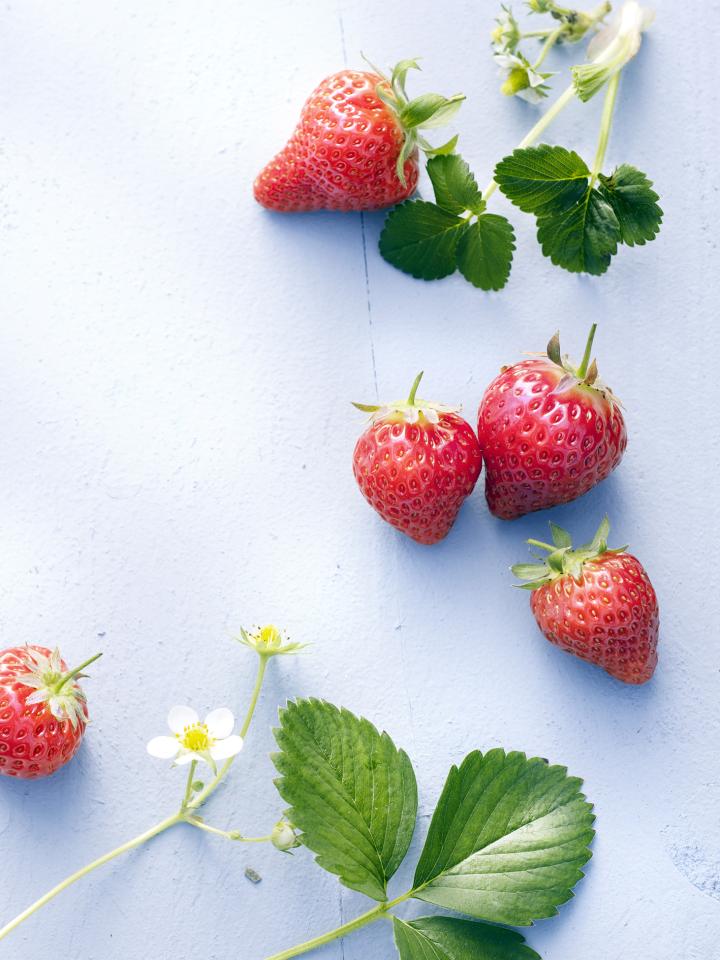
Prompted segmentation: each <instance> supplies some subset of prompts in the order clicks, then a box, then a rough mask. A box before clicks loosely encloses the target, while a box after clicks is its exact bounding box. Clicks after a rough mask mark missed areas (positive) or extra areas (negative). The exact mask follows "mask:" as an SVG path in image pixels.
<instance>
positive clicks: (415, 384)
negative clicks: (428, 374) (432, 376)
mask: <svg viewBox="0 0 720 960" xmlns="http://www.w3.org/2000/svg"><path fill="white" fill-rule="evenodd" d="M424 372H425V371H424V370H421V371H420V373H419V374H418V375H417V376H416V377H415V379H414V380H413V385H412V387H411V388H410V396H409V397H408V401H407V402H408V406H410V407H414V406H415V394H416V393H417V392H418V387H419V386H420V381H421V380H422V378H423V373H424Z"/></svg>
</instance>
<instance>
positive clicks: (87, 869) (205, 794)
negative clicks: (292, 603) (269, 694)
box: [0, 653, 268, 940]
mask: <svg viewBox="0 0 720 960" xmlns="http://www.w3.org/2000/svg"><path fill="white" fill-rule="evenodd" d="M258 656H259V658H260V663H259V665H258V672H257V679H256V680H255V687H254V689H253V692H252V696H251V698H250V706H249V707H248V710H247V714H246V715H245V720H244V722H243V725H242V728H241V731H240V735H241V736H242V737H243V738H244V737H245V736H246V735H247V732H248V729H249V727H250V723H251V722H252V718H253V714H254V713H255V707H256V706H257V702H258V697H259V696H260V690H261V687H262V683H263V679H264V677H265V669H266V667H267V661H268V656H267V655H266V654H262V653H261V654H258ZM93 659H96V658H93ZM78 669H82V668H78ZM234 760H235V757H230V758H229V759H228V760H226V761H225V763H224V764H223V765H222V768H221V769H220V772H219V773H218V774H217V775H216V776H215V777H214V779H213V780H212V781H211V782H210V783H209V784H208V785H207V786H206V787H205V789H204V790H202V791H201V792H200V793H199V794H198V795H197V796H196V797H195V798H194V799H193V800H190V799H189V795H190V793H191V792H192V782H193V780H192V777H193V774H194V769H193V768H194V764H195V761H193V764H192V765H191V769H190V775H189V776H188V781H187V785H186V788H185V796H184V800H183V802H182V804H181V806H180V809H179V810H178V812H177V813H174V814H173V815H172V816H171V817H167V818H166V819H165V820H161V821H160V822H159V823H156V824H155V826H154V827H150V829H149V830H146V831H145V832H144V833H141V834H140V835H139V836H137V837H134V838H133V839H132V840H128V841H127V843H123V844H121V845H120V846H119V847H115V849H114V850H111V851H110V852H109V853H105V854H103V856H102V857H99V858H98V859H97V860H93V861H92V863H88V864H87V865H86V866H84V867H82V868H81V869H80V870H76V871H75V872H74V873H71V874H70V876H69V877H66V878H65V879H64V880H62V881H61V882H60V883H58V884H57V885H56V886H54V887H53V888H52V889H51V890H48V892H47V893H46V894H44V895H43V896H42V897H40V899H39V900H36V901H35V903H33V904H31V905H30V906H29V907H28V908H27V909H26V910H23V912H22V913H19V914H18V915H17V916H16V917H15V918H14V919H13V920H11V921H10V922H9V923H6V924H5V926H4V927H2V928H0V940H3V939H4V938H5V937H6V936H7V935H8V934H9V933H12V931H13V930H15V928H16V927H19V926H20V924H21V923H23V922H24V921H25V920H27V919H28V917H31V916H32V915H33V914H34V913H36V912H37V911H38V910H40V908H41V907H44V906H45V904H47V903H49V902H50V901H51V900H53V899H54V898H55V897H56V896H57V895H58V894H59V893H62V892H63V890H66V889H67V888H68V887H69V886H71V885H72V884H73V883H75V882H76V881H77V880H81V879H82V878H83V877H85V876H87V874H89V873H92V871H93V870H97V868H98V867H102V866H104V865H105V864H106V863H109V862H110V861H111V860H114V859H115V857H119V856H120V855H121V854H123V853H126V852H127V851H128V850H133V849H134V848H135V847H139V846H141V845H142V844H143V843H147V841H148V840H152V839H153V837H156V836H158V834H160V833H164V832H165V830H169V829H170V827H174V826H176V824H178V823H183V822H186V821H187V820H188V819H189V818H188V816H187V811H189V810H197V808H198V807H199V806H201V805H202V804H203V803H205V801H206V800H207V799H208V798H209V797H210V796H211V794H213V793H214V792H215V790H217V788H218V787H219V786H220V783H221V782H222V780H223V777H224V776H225V774H226V773H227V771H228V770H229V769H230V767H231V766H232V764H233V761H234ZM194 826H198V824H197V823H195V824H194ZM255 839H257V841H259V840H260V839H265V838H253V841H252V842H255Z"/></svg>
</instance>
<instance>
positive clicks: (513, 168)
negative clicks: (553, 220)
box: [495, 143, 590, 216]
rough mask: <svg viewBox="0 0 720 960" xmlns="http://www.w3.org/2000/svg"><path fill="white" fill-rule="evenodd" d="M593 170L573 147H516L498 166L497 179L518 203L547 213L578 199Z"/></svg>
mask: <svg viewBox="0 0 720 960" xmlns="http://www.w3.org/2000/svg"><path fill="white" fill-rule="evenodd" d="M589 176H590V170H589V169H588V167H587V164H586V163H585V161H584V160H583V159H582V158H581V157H579V156H578V155H577V154H576V153H575V152H574V151H572V150H566V149H565V148H564V147H551V146H548V144H546V143H543V144H540V146H538V147H527V148H526V149H524V150H515V151H514V152H513V153H512V154H511V155H510V156H509V157H505V158H504V159H503V160H501V161H500V162H499V163H498V165H497V166H496V167H495V180H496V182H497V184H498V186H499V187H500V189H501V190H502V192H503V193H504V194H505V196H506V197H507V198H508V200H510V201H512V203H514V204H515V206H516V207H519V208H520V209H521V210H523V211H524V212H525V213H534V214H535V215H536V216H544V215H546V214H549V213H558V212H561V211H564V210H566V209H567V208H568V207H570V206H572V205H573V204H575V203H577V202H578V201H579V200H580V199H581V198H582V197H583V196H584V195H585V193H586V190H587V186H588V178H589Z"/></svg>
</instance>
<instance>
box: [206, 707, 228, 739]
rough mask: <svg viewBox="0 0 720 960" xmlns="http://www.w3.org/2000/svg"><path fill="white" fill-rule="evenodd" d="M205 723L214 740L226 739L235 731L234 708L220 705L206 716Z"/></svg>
mask: <svg viewBox="0 0 720 960" xmlns="http://www.w3.org/2000/svg"><path fill="white" fill-rule="evenodd" d="M205 725H206V726H207V728H208V733H209V734H210V736H211V737H212V738H213V740H224V739H225V737H229V736H230V734H231V733H232V732H233V727H234V726H235V717H234V716H233V712H232V710H228V708H227V707H218V709H217V710H212V711H211V712H210V713H209V714H208V715H207V716H206V717H205Z"/></svg>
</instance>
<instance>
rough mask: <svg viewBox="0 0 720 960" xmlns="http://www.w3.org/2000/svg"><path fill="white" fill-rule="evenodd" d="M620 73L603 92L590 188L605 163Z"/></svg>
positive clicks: (620, 71)
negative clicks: (603, 97)
mask: <svg viewBox="0 0 720 960" xmlns="http://www.w3.org/2000/svg"><path fill="white" fill-rule="evenodd" d="M621 73H622V70H618V72H617V73H614V74H613V75H612V77H610V79H609V80H608V86H607V90H606V91H605V102H604V103H603V112H602V119H601V121H600V137H599V138H598V145H597V150H596V152H595V161H594V162H593V167H592V173H591V175H590V186H591V187H593V186H595V182H596V181H597V178H598V174H599V173H600V172H601V171H602V167H603V163H604V162H605V154H606V153H607V148H608V141H609V140H610V128H611V127H612V120H613V113H614V112H615V103H616V102H617V94H618V87H619V86H620V74H621Z"/></svg>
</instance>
